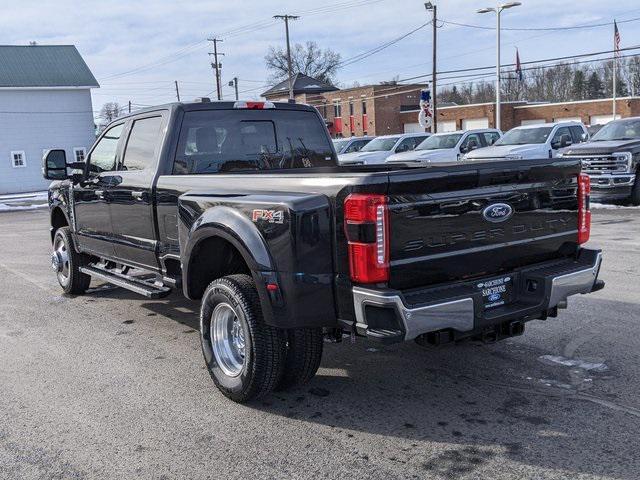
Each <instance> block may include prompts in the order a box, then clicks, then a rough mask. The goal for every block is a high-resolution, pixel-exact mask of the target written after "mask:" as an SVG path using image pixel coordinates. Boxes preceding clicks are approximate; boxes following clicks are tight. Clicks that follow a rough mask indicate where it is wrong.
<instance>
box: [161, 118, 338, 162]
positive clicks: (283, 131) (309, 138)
mask: <svg viewBox="0 0 640 480" xmlns="http://www.w3.org/2000/svg"><path fill="white" fill-rule="evenodd" d="M335 163H336V160H335V157H334V155H333V149H332V147H331V143H330V141H329V139H328V137H327V135H326V133H325V127H324V125H323V124H322V122H321V121H320V119H319V118H318V115H317V114H316V113H315V112H307V111H291V110H285V111H278V110H201V111H191V112H186V113H185V116H184V120H183V123H182V128H181V131H180V139H179V140H178V150H177V153H176V158H175V162H174V168H173V173H174V175H186V174H198V173H226V172H246V171H259V170H277V169H289V168H311V167H328V166H334V165H335Z"/></svg>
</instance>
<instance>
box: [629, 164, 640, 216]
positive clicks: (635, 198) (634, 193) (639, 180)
mask: <svg viewBox="0 0 640 480" xmlns="http://www.w3.org/2000/svg"><path fill="white" fill-rule="evenodd" d="M629 201H630V202H631V205H634V206H636V207H637V206H638V205H640V172H638V173H637V174H636V181H635V183H634V184H633V188H632V189H631V196H630V197H629Z"/></svg>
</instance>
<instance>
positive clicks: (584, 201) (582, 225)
mask: <svg viewBox="0 0 640 480" xmlns="http://www.w3.org/2000/svg"><path fill="white" fill-rule="evenodd" d="M590 195H591V181H590V179H589V175H587V174H586V173H581V174H580V175H579V176H578V244H580V245H581V244H583V243H586V242H588V241H589V235H590V233H591V210H590V207H589V197H590Z"/></svg>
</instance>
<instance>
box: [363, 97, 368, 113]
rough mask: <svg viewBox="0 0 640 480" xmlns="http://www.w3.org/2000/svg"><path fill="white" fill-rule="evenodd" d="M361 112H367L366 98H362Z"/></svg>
mask: <svg viewBox="0 0 640 480" xmlns="http://www.w3.org/2000/svg"><path fill="white" fill-rule="evenodd" d="M362 114H363V115H366V114H367V101H366V100H362Z"/></svg>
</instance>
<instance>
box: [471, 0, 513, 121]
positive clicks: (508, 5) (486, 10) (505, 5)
mask: <svg viewBox="0 0 640 480" xmlns="http://www.w3.org/2000/svg"><path fill="white" fill-rule="evenodd" d="M518 5H522V3H520V2H508V3H503V4H501V5H498V6H496V7H487V8H481V9H480V10H478V13H489V12H495V14H496V116H495V117H496V124H495V126H494V127H495V128H497V129H498V130H500V14H501V13H502V11H503V10H506V9H507V8H512V7H517V6H518Z"/></svg>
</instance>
